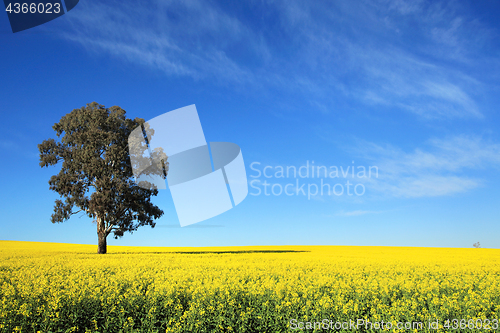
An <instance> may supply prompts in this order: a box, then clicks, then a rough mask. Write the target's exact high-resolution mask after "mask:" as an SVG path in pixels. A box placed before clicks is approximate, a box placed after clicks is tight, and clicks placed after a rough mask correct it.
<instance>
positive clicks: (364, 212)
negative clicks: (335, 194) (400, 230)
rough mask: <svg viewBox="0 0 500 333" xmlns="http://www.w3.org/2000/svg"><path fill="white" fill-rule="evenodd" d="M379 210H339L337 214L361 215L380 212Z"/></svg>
mask: <svg viewBox="0 0 500 333" xmlns="http://www.w3.org/2000/svg"><path fill="white" fill-rule="evenodd" d="M380 213H382V212H381V211H372V210H353V211H347V212H346V211H340V212H338V213H337V216H361V215H367V214H380Z"/></svg>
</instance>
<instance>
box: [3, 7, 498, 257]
mask: <svg viewBox="0 0 500 333" xmlns="http://www.w3.org/2000/svg"><path fill="white" fill-rule="evenodd" d="M499 14H500V4H498V3H495V2H492V1H486V0H480V1H474V2H473V1H405V0H378V1H344V2H340V1H337V2H332V1H329V2H326V1H314V2H313V1H295V0H287V1H279V0H278V1H246V2H240V1H237V2H236V1H235V2H214V1H205V2H204V1H191V0H189V1H157V0H154V1H150V2H147V3H146V2H140V1H90V0H80V3H79V4H78V5H77V6H76V7H75V8H74V9H73V10H72V11H71V12H69V13H68V14H66V15H64V16H62V17H60V18H58V19H55V20H53V21H51V22H48V23H46V24H44V25H41V26H38V27H35V28H32V29H29V30H26V31H23V32H19V33H15V34H13V33H12V32H11V30H10V26H9V22H8V18H7V15H6V14H4V15H0V39H1V41H0V45H1V46H0V57H1V58H0V59H1V62H0V75H1V76H0V77H1V79H0V91H1V93H0V97H1V100H0V109H1V114H2V117H3V121H2V124H1V129H2V130H1V134H0V151H1V152H2V156H3V158H2V163H1V166H0V170H1V174H2V175H3V179H2V182H1V184H2V185H1V186H2V192H1V194H0V199H1V200H0V210H1V212H2V217H1V218H0V239H4V240H26V241H47V242H68V243H84V244H96V242H97V235H96V226H95V225H94V224H92V222H91V220H90V219H89V218H87V217H78V216H74V217H73V218H71V219H70V220H69V221H67V222H65V223H62V224H52V223H51V222H50V215H51V213H52V209H53V203H54V200H55V199H57V198H58V196H57V194H56V193H54V192H51V191H50V190H49V186H48V180H49V178H50V176H51V175H53V174H55V173H57V172H58V169H57V168H56V167H52V168H48V169H47V168H44V169H41V168H40V167H39V165H38V150H37V144H39V143H41V142H42V141H43V140H45V139H48V138H52V137H55V132H54V131H53V130H52V125H53V124H54V123H55V122H58V121H59V120H60V118H61V117H62V116H64V115H65V114H66V113H69V112H70V111H71V110H73V109H75V108H79V107H82V106H84V105H85V104H87V103H90V102H93V101H96V102H98V103H100V104H103V105H105V106H107V107H111V106H113V105H119V106H120V107H122V108H123V109H125V110H126V111H127V116H128V117H129V118H135V117H141V118H145V119H151V118H153V117H155V116H158V115H160V114H163V113H165V112H168V111H170V110H174V109H177V108H180V107H184V106H187V105H191V104H195V105H196V107H197V109H198V113H199V117H200V120H201V123H202V125H203V130H204V133H205V137H206V139H207V140H208V141H228V142H234V143H237V144H238V145H239V146H240V147H241V150H242V153H243V158H244V161H245V165H246V169H247V175H248V180H249V181H254V180H255V181H256V182H254V183H253V184H254V186H257V187H260V188H261V190H263V189H264V188H263V187H262V186H263V185H262V184H263V182H264V181H267V182H268V183H269V184H271V185H273V184H274V185H275V190H276V191H275V193H276V192H277V191H278V189H279V188H280V186H281V188H284V187H285V186H286V185H287V184H295V185H293V186H289V187H288V189H289V190H297V189H296V185H297V181H299V182H300V183H299V187H300V185H301V184H306V185H305V186H306V191H307V186H308V184H316V185H318V184H320V181H321V180H323V181H324V182H327V183H328V184H330V185H332V186H334V185H335V184H340V185H341V186H344V185H345V184H346V182H347V181H350V182H351V183H352V184H360V185H359V187H358V190H361V189H363V190H364V191H363V194H362V195H347V194H346V193H345V192H344V194H342V195H333V194H332V195H319V194H318V195H313V196H310V197H308V195H307V194H306V195H302V194H300V192H299V195H285V194H283V193H282V194H281V195H273V194H272V193H271V194H270V195H267V196H266V195H265V194H264V193H263V192H261V195H255V194H256V193H257V192H258V191H257V190H256V189H255V188H254V187H250V188H249V195H248V196H247V198H246V199H245V200H244V201H243V202H242V203H241V204H239V205H238V206H237V207H236V208H234V209H232V210H230V211H228V212H226V213H224V214H222V215H219V216H217V217H214V218H211V219H209V220H206V221H203V222H201V223H198V224H195V225H192V226H189V227H184V228H180V226H179V221H178V218H177V215H176V212H175V208H174V205H173V203H172V198H171V196H170V193H169V191H168V190H166V191H163V192H161V193H160V195H159V196H158V197H156V198H154V202H155V203H156V204H157V205H158V206H160V207H161V208H162V209H163V210H164V212H165V214H164V216H163V217H162V218H161V219H159V220H157V227H156V228H154V229H151V228H149V227H145V228H142V229H139V230H138V231H137V232H135V233H133V234H126V235H125V236H124V237H123V238H121V239H119V240H114V239H112V238H111V237H110V239H109V241H108V244H111V245H154V246H225V245H294V244H296V245H306V244H307V245H319V244H321V245H384V246H435V247H472V244H473V243H475V242H478V241H479V242H481V245H482V246H483V247H489V248H500V237H499V235H500V205H499V204H498V203H499V202H500V190H499V189H500V177H499V170H500V135H499V133H498V129H499V127H500V126H499V124H500V113H499V106H498V105H499V102H500V93H499V92H500V57H499V56H500V47H499V43H498V40H500V38H499V37H500V36H499V34H500V30H499V28H500V26H499V24H498V19H497V18H498V15H499ZM255 162H257V163H256V164H253V167H252V168H251V165H252V163H255ZM258 163H260V164H258ZM313 163H314V165H315V166H326V167H327V168H330V167H337V168H341V167H342V168H343V169H344V170H345V169H346V168H347V167H352V166H355V167H356V170H359V169H358V167H366V168H368V167H369V166H376V167H377V170H378V177H375V176H372V177H371V178H368V177H365V178H360V177H352V175H351V176H346V177H342V176H341V177H338V178H324V179H318V178H315V179H312V178H300V177H298V178H293V177H290V178H277V177H274V173H273V177H271V178H265V177H264V176H263V175H261V176H260V177H257V175H258V173H259V172H258V171H255V170H254V169H258V170H260V171H263V168H264V167H266V166H269V168H268V169H267V172H268V173H267V175H269V171H276V170H278V169H279V168H277V167H278V166H282V167H285V168H286V167H287V166H289V167H295V168H297V169H298V168H300V167H301V166H305V165H312V164H313ZM342 184H344V185H342ZM311 186H313V185H311ZM338 189H340V187H338ZM358 192H359V191H358ZM289 193H292V192H289ZM293 193H297V192H293Z"/></svg>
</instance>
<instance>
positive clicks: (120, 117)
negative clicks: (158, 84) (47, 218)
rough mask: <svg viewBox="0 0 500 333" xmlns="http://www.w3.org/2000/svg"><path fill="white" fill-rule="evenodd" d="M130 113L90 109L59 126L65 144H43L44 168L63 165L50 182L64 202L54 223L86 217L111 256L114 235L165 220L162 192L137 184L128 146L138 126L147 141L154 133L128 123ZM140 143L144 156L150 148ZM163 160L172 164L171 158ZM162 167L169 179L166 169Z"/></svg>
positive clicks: (136, 123)
mask: <svg viewBox="0 0 500 333" xmlns="http://www.w3.org/2000/svg"><path fill="white" fill-rule="evenodd" d="M125 113H126V112H125V110H123V109H122V108H120V107H118V106H113V107H110V108H106V107H104V106H103V105H100V104H98V103H96V102H93V103H90V104H87V105H86V106H85V107H82V108H80V109H74V110H73V111H72V112H70V113H68V114H67V115H65V116H63V117H62V118H61V120H60V121H59V122H58V123H56V124H54V126H53V127H52V128H53V129H54V131H55V132H56V135H57V137H58V139H60V140H59V141H56V140H54V139H48V140H45V141H43V142H42V143H41V144H39V145H38V149H39V151H40V166H41V167H48V166H52V165H59V163H60V162H62V163H61V170H60V171H59V173H58V174H57V175H54V176H52V177H51V178H50V180H49V185H50V189H51V190H53V191H55V192H57V193H58V194H59V195H60V196H61V199H62V200H61V199H58V200H56V201H55V206H54V213H53V214H52V216H51V221H52V223H57V222H64V221H66V220H68V219H69V218H70V217H71V216H72V215H73V214H77V213H79V212H84V213H85V214H87V216H89V217H91V218H92V219H93V221H94V222H95V223H96V224H97V234H98V253H106V251H107V248H106V238H107V236H108V235H109V234H110V233H113V235H114V237H115V238H118V237H121V236H123V234H124V233H125V232H133V231H135V230H137V229H138V228H139V227H140V226H145V225H149V226H151V227H154V226H155V222H154V220H155V219H158V218H159V217H161V216H162V215H163V211H162V210H161V209H160V208H158V207H157V206H155V205H154V204H153V203H152V202H151V197H152V196H156V195H157V194H158V190H157V188H156V187H154V186H151V187H149V188H148V187H145V186H138V185H137V184H136V183H135V179H134V175H133V170H132V166H131V163H130V155H129V149H128V147H127V145H128V138H129V135H130V133H131V132H132V131H133V130H134V129H135V128H137V127H138V126H142V129H143V131H144V134H145V136H146V137H151V136H152V135H153V134H154V130H153V129H151V128H148V127H147V126H146V127H145V126H144V124H145V122H144V119H141V118H135V119H134V120H132V119H127V118H126V117H125ZM146 125H147V124H146ZM146 142H147V141H146ZM135 144H136V145H139V146H141V147H142V151H146V150H147V149H148V147H147V144H142V143H141V142H136V143H135ZM136 151H137V149H136ZM155 153H158V154H162V152H155ZM145 160H146V161H145V163H147V160H148V159H145ZM157 160H158V159H157ZM161 160H162V163H163V162H164V161H166V155H165V157H164V158H163V159H161ZM158 167H159V168H161V169H162V171H163V175H164V176H166V170H165V165H162V166H158ZM167 170H168V167H167Z"/></svg>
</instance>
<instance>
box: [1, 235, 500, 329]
mask: <svg viewBox="0 0 500 333" xmlns="http://www.w3.org/2000/svg"><path fill="white" fill-rule="evenodd" d="M94 251H95V246H90V245H71V244H55V243H34V242H11V241H0V332H290V331H294V330H292V328H291V326H290V320H292V319H295V320H296V321H299V322H317V321H321V320H323V319H328V320H332V321H333V322H348V321H349V320H353V321H355V320H357V319H363V320H367V321H370V322H380V321H384V322H390V323H392V324H393V327H392V328H391V329H383V330H375V329H373V330H372V329H367V328H365V327H364V326H363V327H360V328H356V329H344V330H342V331H347V332H348V331H353V332H354V331H356V332H369V331H373V332H379V331H385V332H389V331H390V332H407V331H411V332H416V331H417V330H405V329H398V328H396V323H398V322H410V321H411V322H416V321H419V322H425V323H427V322H428V321H429V320H439V325H440V326H439V327H440V328H439V329H432V330H428V329H427V328H425V327H424V328H423V329H421V330H418V331H419V332H447V331H452V330H451V329H447V328H445V327H443V325H444V324H445V321H446V320H447V319H458V320H460V319H465V320H467V321H469V320H483V321H484V320H486V319H488V320H493V319H497V320H498V319H499V317H500V316H499V315H500V250H495V249H449V248H405V247H353V246H266V247H221V248H166V247H165V248H155V247H121V246H109V247H108V254H106V255H98V254H94V253H93V252H94ZM319 330H320V328H319V327H317V329H316V330H313V329H311V330H305V329H304V330H298V329H297V330H295V331H297V332H304V331H308V332H313V331H319ZM332 331H334V330H332ZM458 331H463V330H457V332H458ZM468 331H473V330H470V329H468ZM477 331H483V332H486V331H494V330H493V329H490V330H484V329H481V330H479V329H478V330H477Z"/></svg>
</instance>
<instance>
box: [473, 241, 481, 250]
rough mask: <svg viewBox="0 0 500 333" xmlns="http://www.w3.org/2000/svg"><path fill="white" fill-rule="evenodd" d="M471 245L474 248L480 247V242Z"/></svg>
mask: <svg viewBox="0 0 500 333" xmlns="http://www.w3.org/2000/svg"><path fill="white" fill-rule="evenodd" d="M472 246H474V247H475V248H476V249H479V248H481V244H479V242H477V243H474V244H472Z"/></svg>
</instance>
